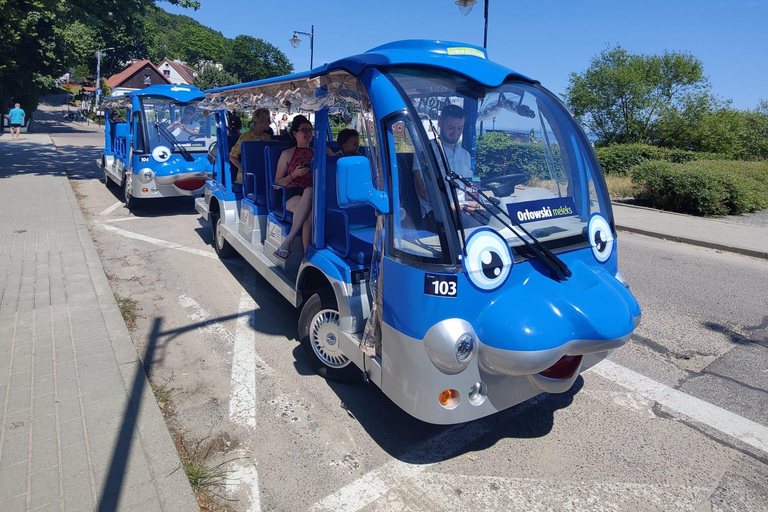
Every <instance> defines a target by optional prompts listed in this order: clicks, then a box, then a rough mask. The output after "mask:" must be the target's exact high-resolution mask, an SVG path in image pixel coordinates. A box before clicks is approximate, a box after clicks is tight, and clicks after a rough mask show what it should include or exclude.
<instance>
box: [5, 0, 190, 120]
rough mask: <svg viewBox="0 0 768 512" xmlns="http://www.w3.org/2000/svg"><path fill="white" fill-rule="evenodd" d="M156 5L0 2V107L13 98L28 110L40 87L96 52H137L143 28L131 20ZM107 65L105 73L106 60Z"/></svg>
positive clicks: (103, 0) (134, 0)
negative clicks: (0, 27)
mask: <svg viewBox="0 0 768 512" xmlns="http://www.w3.org/2000/svg"><path fill="white" fill-rule="evenodd" d="M165 1H167V2H169V3H171V4H174V5H181V6H183V7H192V8H198V7H199V6H200V2H199V1H197V0H165ZM154 3H155V0H131V1H125V0H99V1H93V0H67V1H66V2H62V1H61V0H0V12H2V13H3V27H4V28H5V30H2V31H0V55H2V56H3V58H2V61H0V106H2V107H4V106H5V105H6V104H7V103H8V102H9V101H10V100H13V101H18V102H19V103H21V104H22V106H23V108H24V109H25V110H26V111H27V112H32V111H34V110H35V108H36V107H37V97H38V95H39V94H40V92H41V91H44V90H45V89H46V88H48V87H51V86H52V85H53V82H54V79H55V78H56V77H58V76H60V75H62V74H63V73H64V72H65V71H66V70H67V69H69V68H70V67H72V66H75V65H77V64H86V63H87V64H92V63H93V62H92V59H93V57H92V55H93V52H94V51H95V50H97V49H99V48H104V47H105V46H115V47H116V48H118V51H117V52H116V53H115V54H113V56H116V57H118V58H120V57H123V56H124V55H119V53H120V52H125V53H128V54H130V53H131V52H135V51H137V47H136V41H138V40H139V39H140V37H139V35H140V31H141V28H142V26H141V24H140V23H138V24H137V23H134V20H135V19H137V18H138V17H140V15H141V14H143V13H144V11H145V10H146V9H147V8H148V7H150V6H153V5H154ZM9 27H12V29H9ZM115 42H119V43H120V44H114V43H115ZM112 60H115V61H116V60H117V59H112ZM105 64H106V66H105V71H108V70H109V67H110V64H109V62H105ZM112 65H114V64H112ZM105 74H106V73H105Z"/></svg>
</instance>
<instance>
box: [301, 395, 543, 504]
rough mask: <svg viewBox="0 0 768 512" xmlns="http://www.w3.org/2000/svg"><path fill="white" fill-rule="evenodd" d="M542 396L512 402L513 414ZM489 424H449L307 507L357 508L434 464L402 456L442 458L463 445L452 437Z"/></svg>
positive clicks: (480, 431)
mask: <svg viewBox="0 0 768 512" xmlns="http://www.w3.org/2000/svg"><path fill="white" fill-rule="evenodd" d="M544 396H545V395H539V396H538V397H534V398H531V399H530V400H528V401H526V402H523V403H522V404H520V405H517V406H515V408H514V411H515V416H517V415H519V414H520V413H522V412H523V411H526V410H528V409H529V408H531V407H533V406H534V405H536V404H538V403H539V402H540V401H541V400H543V397H544ZM493 426H494V425H493V424H492V422H489V421H476V422H474V423H465V424H462V425H457V426H455V427H453V428H449V429H448V430H445V431H444V432H443V433H441V434H440V435H438V436H437V437H433V438H432V439H430V440H429V441H427V442H426V443H424V444H422V445H421V446H420V447H418V448H417V449H415V450H413V451H412V452H409V453H407V454H405V455H402V456H400V457H399V459H402V460H398V459H394V460H391V461H389V462H387V463H386V464H384V465H383V466H381V467H379V468H377V469H374V470H373V471H369V472H368V473H366V474H365V475H363V476H361V477H360V478H358V479H357V480H355V481H354V482H352V483H350V484H348V485H345V486H344V487H342V488H341V489H339V490H338V491H336V492H334V493H333V494H331V495H329V496H326V497H325V498H323V499H322V500H320V501H318V502H317V503H315V504H314V505H312V508H311V509H310V510H311V511H312V512H324V511H334V512H357V511H358V510H361V509H363V508H365V507H366V506H368V505H369V504H371V503H373V502H374V501H376V500H377V499H379V498H381V497H382V496H384V495H385V494H386V493H387V492H389V490H390V489H392V488H393V487H397V486H398V485H400V484H401V483H402V482H403V481H407V480H411V479H413V478H415V477H416V476H417V475H419V474H420V473H422V472H423V471H424V470H426V469H428V468H429V467H430V466H432V465H433V464H434V463H424V464H410V463H408V462H403V460H435V461H441V460H446V459H448V458H449V457H451V456H452V455H453V454H455V453H456V452H458V451H460V450H462V449H463V448H464V446H465V443H457V442H456V439H466V441H467V443H470V442H473V441H475V440H477V439H478V438H479V437H481V436H483V435H485V434H487V433H488V432H490V430H491V428H493Z"/></svg>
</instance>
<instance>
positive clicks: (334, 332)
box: [309, 309, 350, 368]
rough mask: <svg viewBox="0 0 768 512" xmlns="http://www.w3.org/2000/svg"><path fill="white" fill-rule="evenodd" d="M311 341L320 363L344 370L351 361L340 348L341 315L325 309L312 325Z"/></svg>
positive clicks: (314, 319)
mask: <svg viewBox="0 0 768 512" xmlns="http://www.w3.org/2000/svg"><path fill="white" fill-rule="evenodd" d="M309 339H310V342H311V343H312V350H313V351H314V352H315V355H316V356H317V358H318V359H320V361H322V362H323V364H325V365H326V366H330V367H331V368H344V367H345V366H347V365H348V364H349V363H350V361H349V359H348V358H347V357H346V356H345V355H344V354H342V352H341V349H340V348H339V313H338V311H335V310H333V309H323V310H322V311H320V312H319V313H317V314H316V315H315V317H314V318H313V319H312V323H311V324H310V330H309Z"/></svg>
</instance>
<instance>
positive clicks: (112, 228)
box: [99, 222, 236, 263]
mask: <svg viewBox="0 0 768 512" xmlns="http://www.w3.org/2000/svg"><path fill="white" fill-rule="evenodd" d="M99 224H101V227H103V228H104V229H106V230H107V231H111V232H113V233H117V234H118V235H122V236H124V237H126V238H132V239H134V240H141V241H142V242H147V243H150V244H154V245H159V246H160V247H165V248H166V249H175V250H177V251H182V252H188V253H190V254H196V255H197V256H203V257H205V258H210V259H212V260H218V259H219V257H218V256H217V255H216V253H215V252H209V251H203V250H201V249H193V248H192V247H187V246H185V245H181V244H177V243H174V242H168V241H167V240H160V239H159V238H152V237H151V236H146V235H140V234H138V233H134V232H133V231H127V230H125V229H121V228H118V227H115V226H110V225H109V224H105V223H103V222H99ZM234 261H236V260H233V263H234Z"/></svg>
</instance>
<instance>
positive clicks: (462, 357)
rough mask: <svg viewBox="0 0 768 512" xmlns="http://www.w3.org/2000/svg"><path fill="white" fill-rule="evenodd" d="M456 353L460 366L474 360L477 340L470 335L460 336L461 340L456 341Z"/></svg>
mask: <svg viewBox="0 0 768 512" xmlns="http://www.w3.org/2000/svg"><path fill="white" fill-rule="evenodd" d="M454 353H455V354H456V360H457V361H458V362H459V364H464V363H466V362H467V361H469V360H470V359H472V356H473V355H474V353H475V338H473V337H472V335H471V334H469V333H464V334H462V335H461V336H459V339H458V340H456V345H454Z"/></svg>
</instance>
